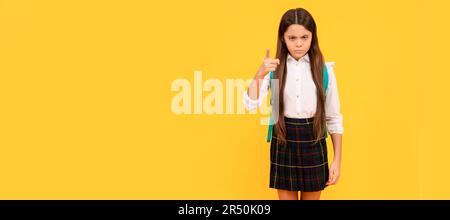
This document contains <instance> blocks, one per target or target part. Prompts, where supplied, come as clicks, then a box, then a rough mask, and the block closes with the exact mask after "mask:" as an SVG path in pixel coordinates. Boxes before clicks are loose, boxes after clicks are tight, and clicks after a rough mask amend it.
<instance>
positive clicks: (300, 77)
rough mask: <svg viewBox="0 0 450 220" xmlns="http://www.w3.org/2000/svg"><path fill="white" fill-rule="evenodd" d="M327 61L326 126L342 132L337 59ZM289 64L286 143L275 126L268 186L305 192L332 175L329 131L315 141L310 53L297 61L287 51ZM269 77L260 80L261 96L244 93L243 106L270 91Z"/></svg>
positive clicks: (251, 106)
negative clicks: (328, 150)
mask: <svg viewBox="0 0 450 220" xmlns="http://www.w3.org/2000/svg"><path fill="white" fill-rule="evenodd" d="M325 65H326V67H327V71H328V78H329V80H328V88H327V91H326V93H325V115H326V129H327V132H328V133H330V134H333V133H338V134H342V133H343V132H344V129H343V125H342V114H341V112H340V103H339V95H338V89H337V83H336V77H335V75H334V62H326V63H325ZM286 68H287V76H286V84H285V88H284V91H283V92H284V94H283V95H284V104H285V109H284V119H285V124H286V138H287V144H286V145H281V144H279V143H278V138H277V132H276V130H275V129H274V130H273V132H272V139H271V144H270V184H269V187H270V188H275V189H285V190H290V191H304V192H310V191H319V190H323V189H324V188H326V182H327V181H328V177H329V164H328V153H327V143H326V135H324V136H323V137H322V138H320V140H319V141H318V142H317V143H314V141H315V139H314V137H313V119H314V114H315V112H316V104H317V96H316V86H315V84H314V81H313V78H312V74H311V67H310V58H309V55H308V54H306V55H305V56H303V57H302V58H300V59H299V60H298V61H297V60H295V59H294V58H293V57H292V56H291V55H290V54H288V55H287V61H286ZM269 81H270V76H269V74H267V75H266V76H265V77H264V79H263V81H262V83H261V86H260V96H259V98H258V100H253V99H251V98H250V97H249V96H248V94H247V93H245V94H244V99H243V101H244V106H245V107H246V108H247V109H248V110H254V109H256V108H258V107H259V106H260V105H261V104H262V101H263V99H264V98H265V97H266V96H267V94H268V91H269Z"/></svg>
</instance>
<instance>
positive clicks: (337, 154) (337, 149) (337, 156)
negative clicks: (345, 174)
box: [331, 133, 342, 163]
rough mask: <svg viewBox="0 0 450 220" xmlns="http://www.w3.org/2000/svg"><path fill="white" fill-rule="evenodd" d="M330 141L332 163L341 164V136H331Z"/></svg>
mask: <svg viewBox="0 0 450 220" xmlns="http://www.w3.org/2000/svg"><path fill="white" fill-rule="evenodd" d="M331 141H332V142H333V150H334V161H337V162H339V163H340V162H341V158H342V156H341V153H342V134H338V133H334V134H331Z"/></svg>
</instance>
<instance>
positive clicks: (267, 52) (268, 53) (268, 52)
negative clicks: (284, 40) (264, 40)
mask: <svg viewBox="0 0 450 220" xmlns="http://www.w3.org/2000/svg"><path fill="white" fill-rule="evenodd" d="M266 58H270V49H269V48H267V49H266Z"/></svg>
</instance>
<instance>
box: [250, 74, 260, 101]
mask: <svg viewBox="0 0 450 220" xmlns="http://www.w3.org/2000/svg"><path fill="white" fill-rule="evenodd" d="M261 82H262V78H261V77H259V76H255V77H254V78H253V80H252V82H251V83H250V86H249V87H248V91H247V93H248V97H250V98H251V99H253V100H257V99H258V98H259V93H260V92H259V90H260V87H261Z"/></svg>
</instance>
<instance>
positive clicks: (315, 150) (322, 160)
mask: <svg viewBox="0 0 450 220" xmlns="http://www.w3.org/2000/svg"><path fill="white" fill-rule="evenodd" d="M285 124H286V131H287V134H286V137H287V146H285V145H281V144H279V143H278V139H277V135H276V131H275V129H273V132H272V142H271V144H270V162H271V163H270V188H275V189H285V190H290V191H304V192H312V191H320V190H323V189H325V187H327V185H326V182H327V181H328V176H329V173H328V169H329V168H328V154H327V143H326V138H325V137H323V138H322V139H321V140H320V141H319V142H318V143H317V144H314V136H313V126H312V125H313V118H305V119H297V118H287V117H285Z"/></svg>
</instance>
